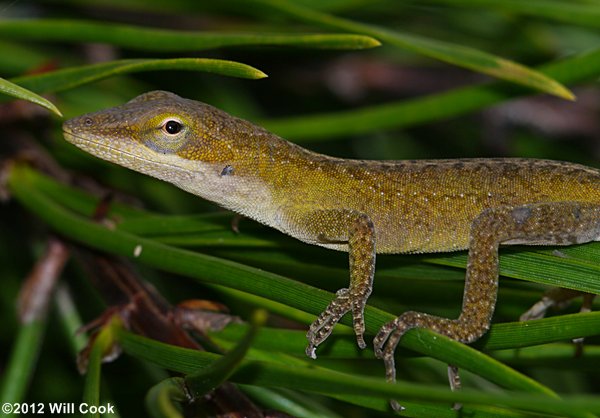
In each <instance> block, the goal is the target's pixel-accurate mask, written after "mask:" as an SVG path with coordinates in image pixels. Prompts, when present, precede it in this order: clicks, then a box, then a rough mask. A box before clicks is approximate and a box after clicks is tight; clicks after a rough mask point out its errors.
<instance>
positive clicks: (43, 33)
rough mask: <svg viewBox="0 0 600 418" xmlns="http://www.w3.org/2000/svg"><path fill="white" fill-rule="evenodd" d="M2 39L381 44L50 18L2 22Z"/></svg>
mask: <svg viewBox="0 0 600 418" xmlns="http://www.w3.org/2000/svg"><path fill="white" fill-rule="evenodd" d="M0 37H3V38H10V39H19V40H24V39H27V40H42V41H73V42H104V43H108V44H112V45H117V46H122V47H126V48H131V49H139V50H145V51H169V52H181V51H198V50H205V49H212V48H219V47H224V46H245V45H277V46H294V47H302V48H316V49H365V48H373V47H376V46H379V45H380V43H379V41H377V40H376V39H374V38H372V37H370V36H365V35H353V34H252V33H207V32H191V31H174V30H166V29H157V28H144V27H139V26H127V25H117V24H111V23H98V22H86V21H80V20H51V19H49V20H44V19H27V20H25V19H23V20H5V21H2V22H0Z"/></svg>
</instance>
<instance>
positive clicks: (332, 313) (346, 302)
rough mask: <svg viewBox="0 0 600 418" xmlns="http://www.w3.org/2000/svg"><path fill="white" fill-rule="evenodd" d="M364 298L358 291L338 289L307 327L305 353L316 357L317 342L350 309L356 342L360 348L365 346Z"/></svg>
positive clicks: (326, 335)
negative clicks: (331, 299) (333, 297)
mask: <svg viewBox="0 0 600 418" xmlns="http://www.w3.org/2000/svg"><path fill="white" fill-rule="evenodd" d="M365 299H366V298H364V295H361V294H360V293H359V292H353V291H352V289H340V290H338V291H337V293H336V298H335V299H334V300H333V301H331V303H330V304H329V306H327V308H326V309H325V310H324V311H323V312H322V313H321V315H319V317H318V318H317V319H316V320H315V321H314V322H313V323H312V324H311V325H310V328H309V329H308V332H307V334H306V338H307V339H308V345H307V347H306V355H307V356H308V357H310V358H313V359H315V358H317V355H316V349H317V347H318V346H319V344H321V343H322V342H323V341H325V340H326V339H327V337H329V335H330V334H331V332H332V331H333V327H334V326H335V324H337V323H338V321H339V320H340V319H341V318H342V317H343V316H344V315H345V314H346V313H347V312H349V311H352V317H353V323H354V333H355V334H356V342H357V344H358V346H359V347H360V348H361V349H362V348H365V347H366V346H367V345H366V343H365V340H364V337H363V335H364V332H365V320H364V308H365Z"/></svg>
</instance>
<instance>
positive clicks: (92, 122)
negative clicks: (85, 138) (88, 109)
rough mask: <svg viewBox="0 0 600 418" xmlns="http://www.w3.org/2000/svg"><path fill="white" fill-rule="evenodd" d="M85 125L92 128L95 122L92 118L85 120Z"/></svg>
mask: <svg viewBox="0 0 600 418" xmlns="http://www.w3.org/2000/svg"><path fill="white" fill-rule="evenodd" d="M83 123H84V124H85V126H88V127H89V126H92V125H93V124H94V121H93V119H92V118H85V121H84V122H83Z"/></svg>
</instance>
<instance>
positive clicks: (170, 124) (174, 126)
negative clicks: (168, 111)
mask: <svg viewBox="0 0 600 418" xmlns="http://www.w3.org/2000/svg"><path fill="white" fill-rule="evenodd" d="M182 128H183V125H182V124H181V123H180V122H178V121H176V120H169V121H167V123H165V124H164V127H163V129H164V130H165V132H166V133H168V134H169V135H175V134H178V133H179V132H181V129H182Z"/></svg>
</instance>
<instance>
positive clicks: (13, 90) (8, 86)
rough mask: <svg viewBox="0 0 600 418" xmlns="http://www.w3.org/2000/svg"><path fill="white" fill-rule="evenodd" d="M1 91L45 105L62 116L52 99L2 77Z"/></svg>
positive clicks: (0, 81)
mask: <svg viewBox="0 0 600 418" xmlns="http://www.w3.org/2000/svg"><path fill="white" fill-rule="evenodd" d="M0 92H1V93H4V94H6V95H7V96H11V97H15V98H17V99H22V100H27V101H28V102H31V103H35V104H37V105H40V106H42V107H45V108H46V109H48V110H50V111H51V112H53V113H55V114H56V115H58V116H61V117H62V113H60V110H58V108H57V107H56V106H55V105H54V103H52V102H51V101H50V100H47V99H45V98H43V97H42V96H40V95H37V94H35V93H34V92H32V91H30V90H28V89H26V88H24V87H22V86H19V85H18V84H15V83H12V82H10V81H8V80H5V79H3V78H0Z"/></svg>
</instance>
